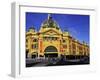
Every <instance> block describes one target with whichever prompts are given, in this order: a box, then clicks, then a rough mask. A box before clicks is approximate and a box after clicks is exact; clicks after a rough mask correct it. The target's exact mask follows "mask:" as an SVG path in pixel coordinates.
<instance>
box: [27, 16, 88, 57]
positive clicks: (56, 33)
mask: <svg viewBox="0 0 100 80" xmlns="http://www.w3.org/2000/svg"><path fill="white" fill-rule="evenodd" d="M40 27H41V28H40V30H39V32H36V31H35V29H34V28H33V27H31V28H30V29H29V30H28V31H27V32H26V57H30V58H34V57H48V56H52V55H54V56H57V57H59V56H61V55H65V56H67V55H75V56H77V55H78V56H79V55H82V56H89V46H88V45H87V44H86V43H85V42H83V43H80V42H79V41H78V40H77V39H75V38H73V37H72V36H71V34H70V33H69V32H67V31H66V32H62V31H61V29H60V27H59V25H58V24H57V23H56V22H55V21H54V20H53V19H52V17H51V16H50V15H49V16H48V18H47V19H46V20H45V21H44V22H43V23H42V25H41V26H40Z"/></svg>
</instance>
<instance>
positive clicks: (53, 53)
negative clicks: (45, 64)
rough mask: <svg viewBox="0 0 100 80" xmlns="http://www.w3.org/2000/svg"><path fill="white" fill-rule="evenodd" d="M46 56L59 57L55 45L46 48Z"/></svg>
mask: <svg viewBox="0 0 100 80" xmlns="http://www.w3.org/2000/svg"><path fill="white" fill-rule="evenodd" d="M44 52H45V57H58V51H57V48H56V47H54V46H48V47H47V48H46V49H45V50H44Z"/></svg>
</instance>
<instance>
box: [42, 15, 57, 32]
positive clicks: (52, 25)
mask: <svg viewBox="0 0 100 80" xmlns="http://www.w3.org/2000/svg"><path fill="white" fill-rule="evenodd" d="M41 26H42V28H56V29H58V30H59V26H58V24H57V23H56V21H54V20H53V19H52V17H51V14H48V19H46V20H45V21H44V22H43V23H42V25H41Z"/></svg>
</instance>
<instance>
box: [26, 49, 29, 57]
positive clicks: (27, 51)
mask: <svg viewBox="0 0 100 80" xmlns="http://www.w3.org/2000/svg"><path fill="white" fill-rule="evenodd" d="M28 53H29V50H26V58H28Z"/></svg>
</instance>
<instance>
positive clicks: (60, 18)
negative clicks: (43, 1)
mask: <svg viewBox="0 0 100 80" xmlns="http://www.w3.org/2000/svg"><path fill="white" fill-rule="evenodd" d="M51 16H52V18H53V19H54V20H55V21H56V22H57V24H58V25H59V26H60V28H61V30H62V31H65V30H67V31H69V32H70V34H71V35H72V36H73V37H74V38H76V39H78V40H79V41H80V42H82V41H85V42H86V43H88V44H89V26H90V24H89V20H90V17H89V15H79V14H77V15H76V14H51ZM47 17H48V14H47V13H33V12H26V31H27V30H28V29H29V28H30V27H31V26H34V28H35V29H36V31H39V29H40V27H41V24H42V23H43V21H44V20H46V19H47Z"/></svg>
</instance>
